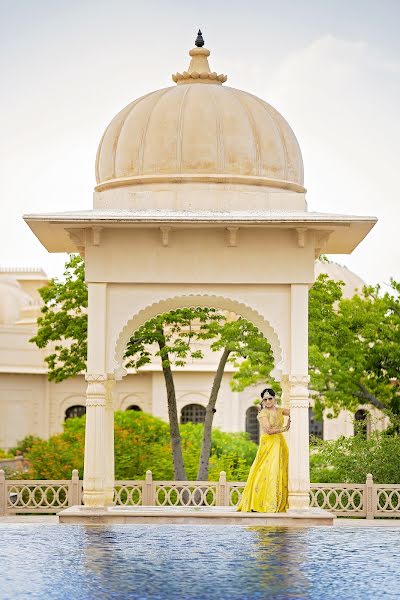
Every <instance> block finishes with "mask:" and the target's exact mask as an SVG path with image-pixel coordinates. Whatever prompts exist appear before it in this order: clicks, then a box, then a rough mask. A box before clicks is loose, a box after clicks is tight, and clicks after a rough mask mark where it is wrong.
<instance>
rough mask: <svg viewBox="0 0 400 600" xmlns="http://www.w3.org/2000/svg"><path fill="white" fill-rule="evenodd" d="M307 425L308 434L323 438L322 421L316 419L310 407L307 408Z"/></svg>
mask: <svg viewBox="0 0 400 600" xmlns="http://www.w3.org/2000/svg"><path fill="white" fill-rule="evenodd" d="M308 427H309V434H310V436H311V435H312V436H314V437H317V438H320V439H321V440H323V439H324V422H323V421H318V420H317V419H316V417H315V413H314V411H313V409H312V408H311V407H310V408H309V409H308Z"/></svg>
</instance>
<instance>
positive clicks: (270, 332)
mask: <svg viewBox="0 0 400 600" xmlns="http://www.w3.org/2000/svg"><path fill="white" fill-rule="evenodd" d="M206 306H208V307H213V308H216V309H219V310H229V311H231V312H235V313H236V314H238V315H240V316H241V317H243V318H244V319H246V320H247V321H249V322H250V323H252V324H253V325H255V326H256V327H257V328H258V329H259V330H260V331H261V333H262V334H263V335H264V336H265V338H266V339H267V340H268V342H269V343H270V344H271V349H272V353H273V356H274V362H275V368H274V376H275V377H277V378H279V376H280V375H281V371H280V369H279V367H280V364H281V363H282V359H283V354H282V348H281V344H280V341H279V337H278V334H277V332H276V331H275V329H274V328H273V326H272V325H271V323H270V322H269V321H268V320H267V319H265V317H263V315H261V314H260V313H259V312H258V311H257V310H255V309H254V308H252V307H251V306H249V305H248V304H245V303H244V302H240V301H239V300H234V299H232V298H227V297H224V296H217V295H214V294H185V295H180V296H172V297H169V298H164V299H163V300H160V301H159V302H154V303H153V304H150V305H148V306H146V307H144V308H142V309H141V310H139V311H138V312H137V313H136V314H135V315H134V316H133V317H132V318H130V319H129V320H128V321H127V322H126V324H125V326H124V327H123V328H122V330H121V332H120V334H119V336H118V338H117V341H116V345H115V355H114V359H115V364H116V369H115V377H116V379H121V378H122V377H124V376H125V375H126V373H127V372H126V369H124V367H123V356H124V353H125V348H126V346H127V344H128V341H129V339H130V337H131V336H132V334H133V333H134V332H135V331H136V330H137V329H138V328H139V327H140V326H141V325H143V324H144V323H146V321H149V320H150V319H153V318H154V317H157V316H158V315H162V314H164V313H166V312H168V311H170V310H176V309H178V308H196V307H206Z"/></svg>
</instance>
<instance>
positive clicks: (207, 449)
mask: <svg viewBox="0 0 400 600" xmlns="http://www.w3.org/2000/svg"><path fill="white" fill-rule="evenodd" d="M230 353H231V351H230V350H228V349H227V348H225V349H224V351H223V353H222V356H221V358H220V360H219V364H218V369H217V372H216V373H215V377H214V381H213V385H212V388H211V394H210V398H209V400H208V404H207V407H206V417H205V420H204V430H203V441H202V445H201V453H200V461H199V470H198V473H197V479H198V481H206V480H207V478H208V465H209V461H210V454H211V442H212V424H213V419H214V412H215V411H214V409H215V404H216V402H217V398H218V392H219V388H220V387H221V381H222V377H223V375H224V371H225V365H226V363H227V360H228V357H229V355H230Z"/></svg>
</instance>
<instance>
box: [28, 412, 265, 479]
mask: <svg viewBox="0 0 400 600" xmlns="http://www.w3.org/2000/svg"><path fill="white" fill-rule="evenodd" d="M85 419H86V417H85V416H83V417H79V418H74V419H68V420H67V421H66V422H65V424H64V431H63V433H61V434H58V435H54V436H52V437H51V438H50V439H48V440H42V439H39V438H36V439H34V440H31V443H30V445H29V449H28V450H27V453H26V455H25V456H26V458H27V459H28V460H29V462H30V470H29V472H28V473H27V474H25V477H26V478H27V479H29V478H33V479H69V478H70V477H71V471H72V469H78V471H79V476H80V477H82V476H83V455H84V437H85ZM180 429H181V436H182V450H183V456H184V461H185V467H186V474H187V477H188V479H189V480H193V479H196V476H197V468H198V462H199V457H200V448H201V440H202V434H203V426H202V425H195V424H193V423H186V424H185V425H181V426H180ZM114 433H115V442H114V451H115V478H116V479H144V477H145V474H146V471H147V470H148V469H150V470H151V471H152V472H153V477H154V479H158V480H160V479H161V480H163V479H164V480H171V479H173V473H174V469H173V463H172V455H171V445H170V437H169V426H168V423H165V422H164V421H162V420H161V419H157V418H156V417H153V416H152V415H149V414H147V413H144V412H136V411H124V412H122V411H116V412H115V419H114ZM256 452H257V446H256V444H254V443H253V442H252V441H251V440H250V439H249V438H248V435H247V434H244V433H225V432H222V431H219V430H218V429H214V430H213V443H212V449H211V458H210V479H212V480H215V479H217V478H218V476H219V472H220V471H222V470H225V471H226V473H227V477H228V479H231V480H244V479H246V477H247V475H248V471H249V469H250V466H251V464H252V462H253V460H254V457H255V454H256Z"/></svg>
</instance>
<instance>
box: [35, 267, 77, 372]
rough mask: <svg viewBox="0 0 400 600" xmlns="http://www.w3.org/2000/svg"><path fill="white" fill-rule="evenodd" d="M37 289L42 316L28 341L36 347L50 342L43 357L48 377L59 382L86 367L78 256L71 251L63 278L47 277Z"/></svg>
mask: <svg viewBox="0 0 400 600" xmlns="http://www.w3.org/2000/svg"><path fill="white" fill-rule="evenodd" d="M39 293H40V296H41V298H42V300H43V306H42V308H41V313H42V316H40V317H39V318H38V321H37V324H38V329H37V333H36V335H35V336H34V337H33V338H32V339H31V340H30V341H31V342H34V343H35V344H36V345H37V346H38V347H39V348H46V347H47V346H50V354H48V355H47V356H46V358H45V361H46V363H47V366H48V378H49V380H50V381H56V382H59V381H63V380H64V379H67V378H68V377H72V376H73V375H77V374H78V373H81V372H82V371H85V369H86V354H87V306H88V292H87V287H86V284H85V263H84V262H83V260H82V259H81V257H80V256H79V255H71V256H70V257H69V260H68V262H67V263H66V265H65V271H64V280H61V281H60V280H57V279H51V280H50V281H49V283H48V284H47V285H46V286H44V287H42V288H40V289H39Z"/></svg>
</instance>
